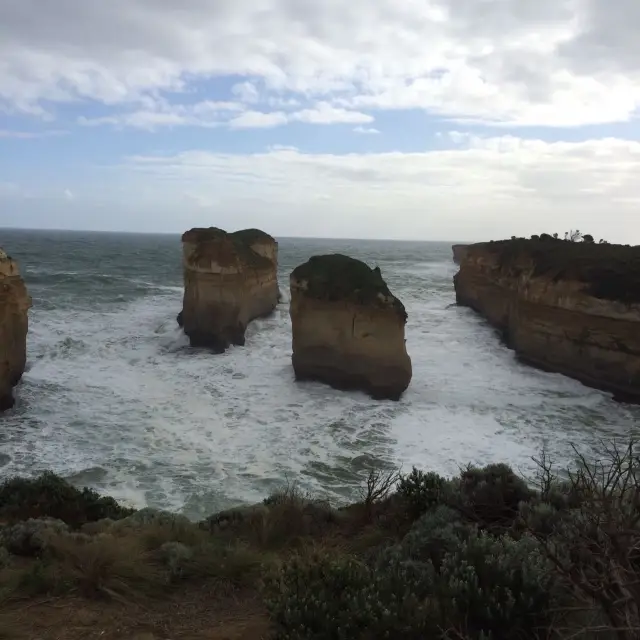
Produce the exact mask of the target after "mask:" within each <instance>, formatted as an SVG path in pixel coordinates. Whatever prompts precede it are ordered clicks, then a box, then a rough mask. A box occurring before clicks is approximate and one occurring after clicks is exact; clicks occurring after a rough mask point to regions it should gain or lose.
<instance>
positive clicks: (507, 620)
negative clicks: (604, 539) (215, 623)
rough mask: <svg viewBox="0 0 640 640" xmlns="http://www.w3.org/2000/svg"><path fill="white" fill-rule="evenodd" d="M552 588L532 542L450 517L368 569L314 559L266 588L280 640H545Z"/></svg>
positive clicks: (423, 521)
mask: <svg viewBox="0 0 640 640" xmlns="http://www.w3.org/2000/svg"><path fill="white" fill-rule="evenodd" d="M553 587H554V584H553V579H552V573H551V572H550V567H549V565H548V564H547V562H546V559H545V558H544V557H543V556H542V554H541V553H540V550H539V549H538V546H537V543H536V541H535V540H533V539H532V538H530V537H526V536H525V537H522V538H521V539H519V540H515V539H512V538H510V537H508V536H500V537H494V536H493V535H491V534H490V533H487V532H484V531H480V530H478V529H477V528H476V527H475V526H473V525H465V524H464V523H462V521H461V520H460V518H459V516H458V514H457V513H456V512H455V511H453V510H451V509H447V508H446V507H439V508H437V509H436V510H434V511H432V512H429V513H427V514H425V515H424V516H422V518H420V519H419V520H418V521H416V523H414V525H413V527H412V529H411V531H410V532H409V533H408V534H407V536H405V538H404V539H403V540H402V542H401V543H399V544H397V545H394V546H392V547H390V548H387V549H385V550H384V551H382V552H381V553H380V554H379V556H378V557H377V559H376V560H375V561H373V562H364V561H363V560H361V559H358V558H356V557H354V556H348V555H347V556H329V555H326V554H325V555H323V554H314V555H312V556H307V557H304V556H297V557H295V558H293V559H292V560H291V561H289V562H287V563H285V565H284V566H282V567H281V568H280V569H279V570H278V571H277V572H276V573H275V574H274V575H273V576H270V577H269V579H268V580H267V581H266V583H265V594H266V595H265V597H266V604H267V608H268V610H269V612H270V614H271V616H272V618H273V620H274V622H275V624H276V627H277V629H278V636H277V637H278V638H288V639H299V640H303V639H309V640H311V639H315V638H319V637H323V638H336V639H339V638H340V639H341V638H345V639H346V638H386V637H390V638H396V637H402V638H406V639H407V640H414V639H415V640H418V639H422V638H431V637H433V638H438V637H444V632H445V631H446V630H451V629H455V630H457V632H458V633H459V634H460V637H464V638H469V639H470V640H471V639H474V640H475V639H477V640H481V639H486V638H492V640H509V639H511V638H531V639H537V638H543V637H545V635H544V634H545V633H546V631H542V629H543V628H545V627H546V626H548V622H549V616H548V612H549V611H550V610H551V606H550V604H551V598H552V597H553V593H554V589H553Z"/></svg>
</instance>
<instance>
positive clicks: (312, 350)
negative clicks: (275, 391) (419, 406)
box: [290, 254, 411, 400]
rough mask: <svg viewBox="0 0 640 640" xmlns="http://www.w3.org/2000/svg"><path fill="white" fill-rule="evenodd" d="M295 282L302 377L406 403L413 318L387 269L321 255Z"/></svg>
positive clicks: (296, 357) (293, 310)
mask: <svg viewBox="0 0 640 640" xmlns="http://www.w3.org/2000/svg"><path fill="white" fill-rule="evenodd" d="M290 285H291V306H290V314H291V323H292V328H293V357H292V362H293V369H294V372H295V375H296V379H298V380H318V381H321V382H325V383H327V384H329V385H331V386H333V387H335V388H338V389H360V390H362V391H365V392H367V393H369V395H371V396H372V397H373V398H376V399H383V398H389V399H392V400H398V399H399V398H400V396H401V395H402V393H403V392H404V391H405V389H406V388H407V387H408V386H409V382H410V381H411V360H410V358H409V355H408V354H407V349H406V345H405V338H404V327H405V324H406V321H407V313H406V311H405V309H404V306H403V305H402V303H401V302H400V300H398V299H397V298H396V297H395V296H394V295H393V294H392V293H391V292H390V291H389V288H388V287H387V285H386V283H385V282H384V280H383V279H382V275H381V273H380V269H378V268H377V267H376V268H375V269H370V268H369V267H368V266H367V265H366V264H364V262H360V261H359V260H354V259H353V258H349V257H347V256H343V255H339V254H335V255H323V256H315V257H313V258H311V259H310V260H309V261H308V262H305V263H304V264H302V265H300V266H298V267H296V269H294V271H293V273H292V274H291V281H290Z"/></svg>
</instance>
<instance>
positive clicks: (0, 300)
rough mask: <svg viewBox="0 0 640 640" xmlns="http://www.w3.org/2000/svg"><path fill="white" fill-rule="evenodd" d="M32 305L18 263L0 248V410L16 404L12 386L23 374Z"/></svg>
mask: <svg viewBox="0 0 640 640" xmlns="http://www.w3.org/2000/svg"><path fill="white" fill-rule="evenodd" d="M30 307H31V298H30V297H29V295H28V293H27V288H26V287H25V284H24V281H23V280H22V278H21V277H20V272H19V270H18V265H17V264H16V262H15V261H14V260H12V259H11V258H10V257H9V256H7V254H6V253H5V252H4V251H2V250H1V249H0V411H1V410H4V409H9V408H10V407H12V406H13V404H14V399H13V387H15V385H17V384H18V382H19V381H20V378H21V377H22V374H23V373H24V368H25V364H26V360H27V329H28V322H29V320H28V313H29V308H30Z"/></svg>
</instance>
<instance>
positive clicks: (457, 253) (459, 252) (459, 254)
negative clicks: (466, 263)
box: [451, 244, 469, 264]
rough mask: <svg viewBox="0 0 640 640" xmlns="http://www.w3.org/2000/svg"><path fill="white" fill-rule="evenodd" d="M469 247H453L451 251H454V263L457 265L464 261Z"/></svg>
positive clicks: (460, 245)
mask: <svg viewBox="0 0 640 640" xmlns="http://www.w3.org/2000/svg"><path fill="white" fill-rule="evenodd" d="M468 246H469V245H468V244H454V245H452V246H451V250H452V251H453V261H454V262H455V263H456V264H460V263H461V262H462V261H463V260H464V257H465V255H466V254H467V247H468Z"/></svg>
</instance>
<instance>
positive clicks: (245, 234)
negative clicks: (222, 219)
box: [229, 229, 275, 244]
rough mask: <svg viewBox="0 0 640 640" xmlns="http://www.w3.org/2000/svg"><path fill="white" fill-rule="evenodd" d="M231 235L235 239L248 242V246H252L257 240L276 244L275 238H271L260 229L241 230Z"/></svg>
mask: <svg viewBox="0 0 640 640" xmlns="http://www.w3.org/2000/svg"><path fill="white" fill-rule="evenodd" d="M229 235H230V236H233V237H234V238H238V240H241V241H243V242H246V243H247V244H251V243H253V242H255V241H256V240H263V241H264V240H266V241H271V242H275V238H274V237H273V236H270V235H269V234H268V233H266V232H265V231H262V230H260V229H240V230H239V231H234V232H233V233H230V234H229Z"/></svg>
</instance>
